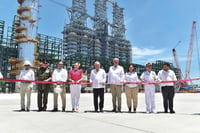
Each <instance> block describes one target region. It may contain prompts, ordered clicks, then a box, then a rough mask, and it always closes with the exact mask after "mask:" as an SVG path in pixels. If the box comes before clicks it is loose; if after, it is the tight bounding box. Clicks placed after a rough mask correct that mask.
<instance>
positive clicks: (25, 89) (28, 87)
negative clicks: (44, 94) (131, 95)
mask: <svg viewBox="0 0 200 133" xmlns="http://www.w3.org/2000/svg"><path fill="white" fill-rule="evenodd" d="M30 66H31V63H30V62H29V61H25V62H24V70H22V71H21V73H20V76H19V79H20V80H32V81H33V80H35V74H34V72H33V70H31V69H30ZM32 89H33V83H30V82H20V83H19V90H20V96H21V111H25V94H26V95H27V105H26V111H27V112H29V111H30V105H31V91H32Z"/></svg>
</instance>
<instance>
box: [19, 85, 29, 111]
mask: <svg viewBox="0 0 200 133" xmlns="http://www.w3.org/2000/svg"><path fill="white" fill-rule="evenodd" d="M30 85H31V84H30V83H21V85H20V96H21V109H25V95H27V104H26V108H27V109H30V105H31V89H30Z"/></svg>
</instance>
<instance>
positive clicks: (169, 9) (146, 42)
mask: <svg viewBox="0 0 200 133" xmlns="http://www.w3.org/2000/svg"><path fill="white" fill-rule="evenodd" d="M57 1H58V2H60V3H63V4H65V5H67V6H68V7H70V6H71V0H57ZM94 1H95V0H87V11H88V14H90V15H94V6H93V3H94ZM115 1H116V2H118V4H119V5H120V6H121V7H123V8H125V10H124V14H125V24H126V29H127V31H126V35H127V39H128V40H130V41H131V44H132V46H133V62H134V63H138V64H144V63H145V62H147V61H152V62H154V61H156V60H158V59H159V60H166V61H169V62H172V63H173V62H174V61H173V56H172V52H171V49H172V48H173V47H174V46H175V45H176V44H177V43H178V41H181V43H180V44H179V46H178V47H177V48H176V50H177V54H178V57H179V62H180V65H181V68H182V71H183V73H185V64H186V59H187V53H188V47H189V41H190V34H191V28H192V21H194V20H195V21H197V33H198V34H199V35H200V32H199V31H200V26H199V23H200V21H199V19H200V8H199V5H200V1H199V0H115ZM40 4H41V5H42V7H41V9H40V15H39V16H40V17H41V19H40V21H39V23H38V24H39V33H43V34H47V35H51V36H56V37H60V38H62V34H61V32H62V30H63V26H64V23H65V22H66V23H67V22H69V18H68V14H67V12H66V9H65V8H64V7H62V6H59V5H56V4H53V3H51V2H49V1H48V0H40ZM17 7H18V3H17V0H1V4H0V20H5V21H6V27H7V26H11V25H12V20H13V16H14V15H15V13H16V9H17ZM108 19H109V21H110V22H112V8H111V4H108ZM91 24H92V22H90V21H89V22H88V25H91ZM199 38H200V36H198V42H199V40H200V39H199ZM196 46H197V45H196V42H195V46H194V51H193V58H192V67H191V77H192V78H193V77H200V70H199V66H198V60H197V47H196Z"/></svg>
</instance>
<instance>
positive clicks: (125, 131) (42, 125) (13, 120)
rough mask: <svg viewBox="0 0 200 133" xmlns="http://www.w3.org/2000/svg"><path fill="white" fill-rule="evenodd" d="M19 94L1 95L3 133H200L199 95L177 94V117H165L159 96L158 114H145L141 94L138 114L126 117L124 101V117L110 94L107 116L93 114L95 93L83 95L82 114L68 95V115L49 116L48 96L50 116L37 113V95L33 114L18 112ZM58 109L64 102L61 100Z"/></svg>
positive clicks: (123, 103)
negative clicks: (114, 108) (116, 108)
mask: <svg viewBox="0 0 200 133" xmlns="http://www.w3.org/2000/svg"><path fill="white" fill-rule="evenodd" d="M19 98H20V96H19V94H18V93H14V94H0V133H102V132H104V133H199V132H200V94H192V93H184V94H181V93H177V94H176V96H175V111H176V114H164V113H162V112H163V107H162V95H161V94H160V93H157V94H156V108H157V112H158V113H157V114H146V113H145V103H144V94H143V93H139V98H138V99H139V103H138V109H137V113H127V107H126V97H125V94H124V93H123V97H122V100H123V101H122V113H112V112H110V110H112V102H111V94H110V93H106V94H105V107H104V110H105V112H104V113H94V112H93V95H92V93H84V94H81V99H80V112H79V113H72V112H71V103H70V102H71V100H70V95H69V94H67V110H66V112H50V110H52V109H53V94H52V93H50V94H49V104H48V111H47V112H37V95H36V93H32V104H31V111H30V112H19V111H18V110H19V109H20V106H19V105H20V103H19ZM59 107H60V108H59V109H60V110H61V100H60V97H59Z"/></svg>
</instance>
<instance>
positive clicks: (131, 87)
mask: <svg viewBox="0 0 200 133" xmlns="http://www.w3.org/2000/svg"><path fill="white" fill-rule="evenodd" d="M138 81H139V79H138V75H137V73H136V72H135V70H134V66H133V65H132V64H131V65H129V66H128V70H127V72H126V74H125V82H127V84H126V86H125V93H126V99H127V106H128V112H131V108H132V102H133V111H134V113H135V112H136V109H137V104H138V85H137V84H134V83H135V82H138Z"/></svg>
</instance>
